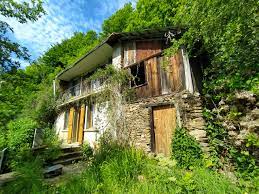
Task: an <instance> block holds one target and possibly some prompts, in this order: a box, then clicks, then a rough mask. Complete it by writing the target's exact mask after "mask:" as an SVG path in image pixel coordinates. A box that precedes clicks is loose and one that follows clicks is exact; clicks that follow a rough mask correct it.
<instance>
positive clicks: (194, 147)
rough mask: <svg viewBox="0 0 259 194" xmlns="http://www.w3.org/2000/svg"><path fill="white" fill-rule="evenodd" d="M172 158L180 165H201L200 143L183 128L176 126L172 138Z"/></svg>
mask: <svg viewBox="0 0 259 194" xmlns="http://www.w3.org/2000/svg"><path fill="white" fill-rule="evenodd" d="M172 158H174V159H175V160H176V161H177V163H178V165H179V166H180V167H184V168H190V167H192V166H203V161H202V159H203V152H202V150H201V148H200V145H199V144H198V142H197V141H196V140H195V139H194V138H193V137H191V136H190V135H189V134H187V132H186V130H185V129H183V128H176V131H175V134H174V137H173V140H172Z"/></svg>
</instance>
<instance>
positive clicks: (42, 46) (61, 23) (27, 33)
mask: <svg viewBox="0 0 259 194" xmlns="http://www.w3.org/2000/svg"><path fill="white" fill-rule="evenodd" d="M16 1H24V0H16ZM128 2H132V3H133V5H134V2H135V0H44V5H43V7H44V10H45V11H46V15H43V16H42V17H41V18H40V19H39V20H37V21H36V22H28V23H25V24H20V23H19V22H17V21H16V20H15V19H12V18H5V17H3V16H1V15H0V20H4V21H6V22H7V23H8V24H9V25H10V26H11V27H12V28H13V30H14V33H13V34H11V35H10V38H11V39H12V40H14V41H16V42H18V43H19V44H20V45H22V46H25V47H26V48H28V50H29V53H30V55H31V60H35V59H37V58H38V57H39V56H40V55H41V54H43V53H44V52H45V51H46V50H47V49H48V48H50V47H51V45H54V44H55V43H58V42H61V40H63V39H66V38H69V37H71V36H72V35H73V33H74V32H78V31H80V32H86V31H88V30H95V31H97V32H100V30H101V25H102V22H103V20H104V19H106V18H108V17H109V16H110V15H112V14H113V13H114V12H115V11H116V10H118V9H120V8H122V7H123V6H124V4H125V3H128ZM20 62H21V68H24V67H26V66H27V65H29V63H28V62H25V61H22V60H21V61H20Z"/></svg>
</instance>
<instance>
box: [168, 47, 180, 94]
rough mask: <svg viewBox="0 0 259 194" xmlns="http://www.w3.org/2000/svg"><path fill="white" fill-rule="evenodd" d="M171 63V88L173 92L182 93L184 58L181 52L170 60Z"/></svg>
mask: <svg viewBox="0 0 259 194" xmlns="http://www.w3.org/2000/svg"><path fill="white" fill-rule="evenodd" d="M169 61H170V63H171V65H172V66H171V67H170V68H171V69H172V71H171V73H170V76H171V86H172V91H181V90H183V89H184V77H183V74H184V70H183V63H182V56H181V52H178V53H177V54H176V55H174V56H173V57H170V59H169Z"/></svg>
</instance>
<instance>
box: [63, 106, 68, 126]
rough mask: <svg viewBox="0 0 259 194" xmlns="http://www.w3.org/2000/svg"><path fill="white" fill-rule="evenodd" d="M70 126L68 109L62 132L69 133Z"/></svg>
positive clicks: (65, 113)
mask: <svg viewBox="0 0 259 194" xmlns="http://www.w3.org/2000/svg"><path fill="white" fill-rule="evenodd" d="M68 124H69V110H68V109H67V110H66V111H65V112H64V123H63V130H62V131H68Z"/></svg>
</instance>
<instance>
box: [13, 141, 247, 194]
mask: <svg viewBox="0 0 259 194" xmlns="http://www.w3.org/2000/svg"><path fill="white" fill-rule="evenodd" d="M27 173H29V172H27ZM27 175H28V174H27ZM34 176H36V175H34ZM37 176H38V175H37ZM35 178H36V177H35ZM39 180H40V181H39ZM20 181H24V182H23V184H26V183H27V182H28V183H29V186H32V189H31V188H28V187H23V188H21V187H18V185H19V184H18V183H17V182H16V183H15V182H14V184H16V187H14V185H13V187H11V190H8V191H9V193H10V192H13V191H16V192H18V193H219V194H221V193H242V190H240V189H239V188H238V187H237V185H235V184H234V183H233V182H231V181H230V180H229V179H227V178H226V177H224V176H223V175H220V174H218V173H216V172H214V171H211V170H209V169H205V168H195V169H193V170H184V169H181V168H179V167H177V162H176V161H175V160H169V159H168V158H164V157H157V158H149V157H147V156H146V155H145V154H144V153H143V152H142V151H140V150H136V149H134V148H132V147H127V146H121V145H118V144H117V143H116V142H113V143H111V142H110V144H102V146H101V147H100V150H98V152H97V153H96V155H95V156H94V159H93V161H92V163H91V164H90V166H88V167H87V168H86V169H85V171H84V172H82V174H80V175H77V176H73V177H68V178H67V179H66V180H65V181H64V182H60V183H59V184H58V185H57V186H55V185H53V186H50V185H47V184H45V183H44V180H42V179H41V178H40V177H37V178H36V180H33V181H32V180H28V179H26V178H25V177H24V178H23V179H21V180H20ZM26 181H27V182H26ZM201 183H202V184H201ZM8 188H10V187H8Z"/></svg>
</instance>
